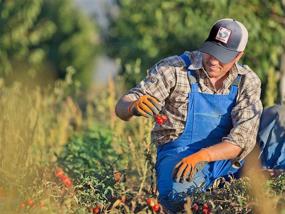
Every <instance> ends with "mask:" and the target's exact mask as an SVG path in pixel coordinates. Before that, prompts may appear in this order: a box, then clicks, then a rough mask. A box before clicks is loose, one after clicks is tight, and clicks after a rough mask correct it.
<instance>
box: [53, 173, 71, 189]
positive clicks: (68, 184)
mask: <svg viewBox="0 0 285 214" xmlns="http://www.w3.org/2000/svg"><path fill="white" fill-rule="evenodd" d="M55 176H56V177H58V178H59V179H60V180H61V181H62V183H63V184H64V185H65V186H66V187H67V188H70V187H72V181H71V179H70V178H69V177H68V176H67V175H65V174H64V171H63V170H62V169H61V168H57V169H56V171H55Z"/></svg>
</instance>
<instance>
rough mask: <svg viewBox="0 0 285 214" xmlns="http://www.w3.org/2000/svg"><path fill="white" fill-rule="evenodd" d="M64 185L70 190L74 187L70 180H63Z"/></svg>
mask: <svg viewBox="0 0 285 214" xmlns="http://www.w3.org/2000/svg"><path fill="white" fill-rule="evenodd" d="M63 183H64V185H65V186H66V187H68V188H69V187H71V186H72V181H71V180H70V179H69V178H66V179H65V180H63Z"/></svg>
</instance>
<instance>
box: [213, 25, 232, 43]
mask: <svg viewBox="0 0 285 214" xmlns="http://www.w3.org/2000/svg"><path fill="white" fill-rule="evenodd" d="M231 32H232V31H231V30H229V29H227V28H224V27H220V29H219V31H218V33H217V35H216V40H218V41H221V42H223V43H226V44H227V43H228V40H229V38H230V35H231Z"/></svg>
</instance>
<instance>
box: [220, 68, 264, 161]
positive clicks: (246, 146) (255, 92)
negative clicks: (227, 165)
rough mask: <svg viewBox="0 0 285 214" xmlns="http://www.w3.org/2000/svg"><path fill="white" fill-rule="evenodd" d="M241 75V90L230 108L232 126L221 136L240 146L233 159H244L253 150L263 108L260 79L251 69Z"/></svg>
mask: <svg viewBox="0 0 285 214" xmlns="http://www.w3.org/2000/svg"><path fill="white" fill-rule="evenodd" d="M243 77H244V78H243V80H242V81H241V83H240V89H241V91H240V93H239V95H238V97H237V103H236V105H235V107H234V108H233V110H232V120H233V128H232V129H231V131H230V133H229V135H228V136H227V137H224V138H223V139H224V140H228V141H230V142H231V143H233V144H235V145H238V146H240V147H241V148H242V152H241V154H240V155H239V156H238V157H237V158H236V160H235V161H240V160H242V159H244V158H245V157H246V156H247V155H248V154H249V153H250V152H251V151H252V150H253V148H254V146H255V144H256V138H257V132H258V128H259V121H260V117H261V114H262V109H263V107H262V103H261V100H260V94H261V82H260V79H259V78H258V77H257V75H256V74H255V73H254V72H253V71H250V72H249V73H247V74H245V75H244V76H243Z"/></svg>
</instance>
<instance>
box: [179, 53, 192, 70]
mask: <svg viewBox="0 0 285 214" xmlns="http://www.w3.org/2000/svg"><path fill="white" fill-rule="evenodd" d="M180 58H181V60H182V61H183V62H184V64H185V68H186V69H187V68H188V67H189V66H190V65H191V61H190V59H189V57H188V56H187V54H186V52H184V53H183V54H181V55H180Z"/></svg>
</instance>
